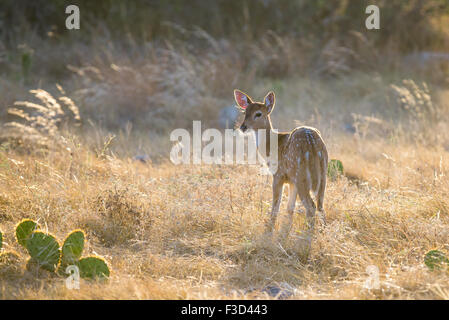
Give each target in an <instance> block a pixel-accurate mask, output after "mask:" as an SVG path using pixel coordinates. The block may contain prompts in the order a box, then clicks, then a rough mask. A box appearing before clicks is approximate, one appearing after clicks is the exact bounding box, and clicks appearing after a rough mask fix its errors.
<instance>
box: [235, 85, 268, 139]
mask: <svg viewBox="0 0 449 320" xmlns="http://www.w3.org/2000/svg"><path fill="white" fill-rule="evenodd" d="M234 98H235V101H236V102H237V105H238V106H239V107H240V108H241V109H243V110H244V112H245V120H243V123H242V125H241V126H240V130H242V132H245V131H246V130H250V129H252V130H258V129H271V120H270V113H271V112H272V111H273V109H274V102H275V98H274V92H273V91H270V92H269V93H268V94H267V95H266V96H265V98H264V99H263V101H264V102H253V99H251V97H250V96H248V95H247V94H246V93H244V92H242V91H240V90H234Z"/></svg>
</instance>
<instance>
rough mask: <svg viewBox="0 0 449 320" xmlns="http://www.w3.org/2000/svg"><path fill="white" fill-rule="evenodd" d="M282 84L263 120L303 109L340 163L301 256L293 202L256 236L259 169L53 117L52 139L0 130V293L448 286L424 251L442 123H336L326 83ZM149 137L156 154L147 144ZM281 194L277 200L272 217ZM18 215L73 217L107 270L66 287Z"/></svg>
mask: <svg viewBox="0 0 449 320" xmlns="http://www.w3.org/2000/svg"><path fill="white" fill-rule="evenodd" d="M350 80H351V79H346V80H345V81H350ZM342 81H343V80H342ZM360 81H363V80H362V79H359V81H358V82H360ZM365 81H367V80H365ZM316 85H317V86H319V84H316ZM334 85H335V84H334ZM306 87H307V88H309V91H310V90H312V92H309V95H311V96H316V95H318V94H320V95H321V96H320V97H319V98H318V99H317V100H321V101H322V103H323V104H322V105H318V104H317V105H316V106H315V111H314V113H312V112H311V111H310V110H308V108H309V107H310V106H308V104H312V101H310V100H307V99H311V98H306V97H303V99H302V100H301V98H299V97H298V100H297V101H295V100H294V97H295V94H298V88H301V89H303V90H306V89H304V88H306ZM310 87H313V88H314V89H310ZM282 88H283V89H282V90H281V91H282V92H283V93H284V96H281V97H280V98H279V101H278V106H277V109H275V115H274V120H273V121H274V124H275V126H278V127H281V129H290V128H292V127H293V126H294V125H295V123H294V121H292V119H294V118H292V117H293V115H294V114H295V113H296V114H298V115H299V116H298V118H300V117H301V115H303V117H304V118H306V119H307V120H305V121H302V123H306V124H312V125H315V126H317V127H318V128H319V129H320V130H321V131H322V132H323V136H324V139H325V141H326V143H327V145H328V148H329V153H330V158H333V159H340V160H341V161H342V162H343V163H344V166H345V175H344V176H342V177H339V178H338V179H336V180H334V181H329V183H328V187H327V190H326V198H325V199H326V201H325V210H326V215H327V225H326V226H322V225H321V224H320V223H319V222H318V228H317V231H316V233H315V235H314V239H313V243H312V248H311V251H310V254H309V256H306V255H305V254H304V252H303V250H302V247H301V241H300V240H299V237H298V235H299V234H300V233H301V230H303V228H304V210H303V208H302V206H301V204H300V202H298V203H297V211H298V214H296V215H295V223H294V228H293V229H292V231H291V234H290V236H289V238H288V240H287V242H286V243H281V242H279V240H278V236H279V234H278V233H277V232H276V233H275V234H274V236H273V237H272V238H269V237H267V236H266V235H264V233H263V230H264V222H265V221H266V219H267V213H268V212H269V209H270V205H271V178H269V177H267V176H264V175H260V174H259V168H258V167H257V166H249V165H235V166H227V165H200V166H198V165H179V166H175V165H173V164H172V163H170V161H169V160H168V158H167V154H168V151H169V148H170V142H169V139H168V136H165V135H160V136H158V137H157V138H155V139H153V140H152V141H149V139H148V138H145V136H144V137H139V133H134V132H133V131H132V130H131V132H128V133H127V134H124V133H123V134H121V135H118V136H117V137H115V138H113V139H112V140H111V141H109V140H110V139H109V138H108V137H107V136H105V135H102V133H101V132H100V131H99V130H97V131H92V132H91V134H90V135H87V134H84V135H82V134H81V135H78V136H77V135H75V134H74V133H73V132H75V131H76V130H73V131H72V133H70V132H69V131H63V129H61V131H58V132H57V134H56V136H58V137H59V135H62V136H63V137H64V139H62V140H60V139H59V140H57V141H54V140H51V141H52V142H51V143H50V147H49V146H48V145H47V146H39V145H38V144H36V143H35V142H33V140H32V139H26V138H24V137H27V135H26V134H24V136H22V138H21V139H19V138H15V139H12V138H9V139H5V140H3V143H2V148H1V151H0V159H1V166H0V212H1V215H0V227H1V229H2V230H3V232H4V234H5V235H6V237H5V238H6V239H5V242H6V245H5V246H4V247H5V248H6V249H7V250H11V249H12V250H15V251H17V252H18V253H19V254H20V256H21V257H22V258H23V261H21V264H20V266H19V267H18V270H16V271H15V272H14V273H11V272H10V273H6V274H2V277H1V283H0V286H1V287H0V296H1V297H2V298H3V299H28V298H30V299H47V298H49V299H52V298H67V299H91V298H106V299H108V298H110V299H128V298H132V299H186V298H190V299H203V298H211V299H221V298H269V297H270V295H268V294H267V292H266V288H267V287H270V286H277V287H280V288H283V289H284V290H287V291H288V292H289V293H290V294H291V296H290V298H295V299H308V298H318V299H321V298H331V299H352V298H356V299H365V298H368V299H372V298H377V299H392V298H401V299H402V298H405V299H409V298H410V299H420V298H431V299H435V298H436V299H440V298H445V299H447V298H449V281H448V280H449V275H448V274H447V273H446V272H444V271H434V272H431V271H429V270H428V268H427V267H426V266H425V265H424V262H423V257H424V254H425V253H426V252H427V251H429V250H430V249H434V248H438V249H440V250H442V251H444V252H448V251H449V244H448V236H449V228H448V227H449V200H448V199H449V181H448V179H447V174H448V169H449V168H448V163H449V149H448V140H447V136H444V135H442V136H439V134H440V133H441V132H444V130H443V131H440V130H442V129H443V128H444V129H446V130H447V122H441V123H439V124H438V125H435V127H433V128H421V127H420V124H417V123H415V122H410V121H409V120H407V118H406V117H405V116H404V118H403V119H402V120H401V121H400V122H399V120H398V121H396V122H395V121H389V120H380V119H378V118H367V117H362V116H359V117H355V116H354V119H355V120H353V121H352V122H351V124H352V125H353V127H351V128H349V129H346V130H345V129H344V128H345V126H344V119H343V118H342V119H339V118H338V116H336V114H338V113H341V114H343V113H344V103H342V101H340V100H342V99H343V100H345V99H344V95H343V94H340V96H339V98H338V99H333V97H332V94H333V93H332V91H331V89H332V88H333V87H331V86H330V85H327V87H326V88H325V87H315V86H313V83H311V82H310V81H308V80H297V81H296V82H292V83H288V82H286V83H283V84H282ZM401 88H402V90H405V89H404V88H406V86H405V85H404V86H403V87H401ZM333 89H334V90H339V88H338V87H337V88H333ZM415 89H416V88H415ZM254 90H255V91H256V92H257V91H258V90H259V89H257V87H256V88H255V89H254ZM416 90H418V89H416ZM419 92H420V93H421V94H422V91H419V90H418V92H417V93H419ZM409 94H410V95H413V94H414V93H413V92H412V91H409ZM415 94H416V93H415ZM446 94H447V92H446ZM439 95H442V96H441V97H443V98H444V92H439ZM437 96H438V95H437ZM282 97H283V98H282ZM342 97H343V98H342ZM443 98H440V100H438V101H435V102H433V101H431V103H432V105H433V106H434V107H435V108H436V107H437V105H438V106H439V107H438V108H439V110H440V111H441V112H442V111H443V110H446V109H445V108H447V105H444V104H442V102H444V99H443ZM286 99H291V100H290V101H289V102H285V100H286ZM330 101H332V103H333V106H334V107H335V110H332V109H330V108H331V105H330V104H326V103H329V102H330ZM296 104H298V106H296ZM352 104H353V105H352V109H354V108H359V110H362V109H363V108H369V105H370V104H369V103H368V102H366V99H365V101H362V100H359V101H354V102H352ZM349 107H351V106H349ZM295 108H296V110H295ZM310 108H311V107H310ZM276 112H277V113H276ZM423 112H424V111H423ZM376 119H377V121H375V120H376ZM438 126H440V127H438ZM408 128H411V129H413V130H414V131H415V132H410V130H408ZM438 128H439V130H436V129H438ZM56 130H57V129H56ZM92 137H97V138H92ZM139 139H140V140H141V141H144V144H146V145H144V146H143V150H150V151H149V152H150V156H152V155H153V154H155V159H157V160H155V161H149V162H146V163H142V162H141V161H136V160H133V159H132V157H131V156H129V155H128V156H127V155H126V154H127V152H129V150H128V149H129V146H134V145H135V144H136V142H135V140H139ZM97 140H98V141H97ZM426 141H428V142H426ZM103 143H104V144H103ZM155 145H156V146H158V147H157V148H158V150H159V151H158V152H159V154H160V156H159V157H156V155H157V152H156V151H154V152H152V151H151V150H153V149H152V148H154V146H155ZM164 154H165V158H164V156H163V155H164ZM287 194H288V193H287V192H285V195H284V197H285V196H286V195H287ZM285 206H286V199H284V201H283V205H282V206H281V214H280V219H279V220H280V221H279V223H282V218H283V217H284V216H285V212H286V209H285ZM22 218H32V219H35V220H38V221H39V223H40V224H41V225H42V226H44V227H45V229H48V230H49V231H51V232H52V233H54V234H55V235H56V236H57V238H59V239H63V238H64V237H65V235H66V234H68V233H69V232H70V231H71V230H73V229H76V228H82V229H84V230H85V231H86V233H87V239H88V247H87V249H86V250H85V251H87V252H88V253H97V254H99V255H102V256H104V257H105V258H106V260H107V261H108V262H109V264H110V265H111V269H112V277H111V279H110V280H109V282H108V283H106V284H101V283H100V284H98V283H91V282H87V281H83V282H82V283H81V288H80V290H69V289H67V288H66V286H65V282H64V280H65V279H64V278H58V277H56V278H53V277H49V276H48V275H47V276H46V275H45V272H43V275H40V276H36V275H35V274H33V273H31V272H28V271H26V270H25V263H26V260H25V258H26V256H27V255H26V254H25V252H24V250H23V249H22V248H20V246H19V245H18V244H17V243H16V241H15V239H14V227H15V224H16V223H17V222H18V221H19V220H20V219H22ZM370 265H374V266H377V267H378V268H379V271H380V283H381V287H380V289H378V290H367V289H366V288H364V283H365V282H366V280H367V277H368V274H367V272H366V271H367V270H366V269H367V267H368V266H370Z"/></svg>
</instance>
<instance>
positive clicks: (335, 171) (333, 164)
mask: <svg viewBox="0 0 449 320" xmlns="http://www.w3.org/2000/svg"><path fill="white" fill-rule="evenodd" d="M342 174H343V163H342V162H341V161H340V160H336V159H332V160H330V161H329V164H328V165H327V175H328V176H329V178H331V180H335V179H337V177H338V176H340V175H342Z"/></svg>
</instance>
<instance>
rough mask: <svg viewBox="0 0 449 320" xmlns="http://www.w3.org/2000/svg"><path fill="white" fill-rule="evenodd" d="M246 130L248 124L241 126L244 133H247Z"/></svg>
mask: <svg viewBox="0 0 449 320" xmlns="http://www.w3.org/2000/svg"><path fill="white" fill-rule="evenodd" d="M246 129H248V127H247V126H246V124H242V125H241V126H240V130H242V132H245V131H246Z"/></svg>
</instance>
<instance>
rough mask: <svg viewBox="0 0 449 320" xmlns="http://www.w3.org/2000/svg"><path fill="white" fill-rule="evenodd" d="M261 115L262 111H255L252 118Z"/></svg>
mask: <svg viewBox="0 0 449 320" xmlns="http://www.w3.org/2000/svg"><path fill="white" fill-rule="evenodd" d="M261 115H262V112H260V111H257V112H256V113H255V114H254V120H256V119H257V118H259V117H260V116H261Z"/></svg>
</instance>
